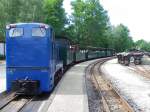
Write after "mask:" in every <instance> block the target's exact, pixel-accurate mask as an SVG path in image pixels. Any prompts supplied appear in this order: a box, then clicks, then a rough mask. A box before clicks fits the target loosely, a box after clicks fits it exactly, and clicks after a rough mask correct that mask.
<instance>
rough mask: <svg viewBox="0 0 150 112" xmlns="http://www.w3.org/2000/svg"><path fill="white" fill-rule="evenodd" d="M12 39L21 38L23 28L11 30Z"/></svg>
mask: <svg viewBox="0 0 150 112" xmlns="http://www.w3.org/2000/svg"><path fill="white" fill-rule="evenodd" d="M9 36H10V37H20V36H23V28H11V29H10V31H9Z"/></svg>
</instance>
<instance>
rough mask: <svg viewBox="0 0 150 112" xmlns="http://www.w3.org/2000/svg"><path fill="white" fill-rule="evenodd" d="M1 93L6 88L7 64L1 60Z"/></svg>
mask: <svg viewBox="0 0 150 112" xmlns="http://www.w3.org/2000/svg"><path fill="white" fill-rule="evenodd" d="M0 83H1V86H0V93H1V92H3V91H5V90H6V64H5V61H0Z"/></svg>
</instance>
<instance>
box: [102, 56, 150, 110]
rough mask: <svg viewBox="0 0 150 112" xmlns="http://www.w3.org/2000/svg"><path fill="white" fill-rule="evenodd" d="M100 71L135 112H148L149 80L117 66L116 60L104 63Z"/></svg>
mask: <svg viewBox="0 0 150 112" xmlns="http://www.w3.org/2000/svg"><path fill="white" fill-rule="evenodd" d="M102 71H103V72H104V73H105V77H106V78H107V79H108V80H110V82H111V83H112V84H113V85H114V86H115V87H116V88H118V90H119V92H120V93H121V94H122V95H123V96H124V98H125V99H126V100H127V101H128V102H129V103H130V105H132V106H133V107H134V109H135V111H136V112H141V111H142V112H150V79H148V78H145V77H142V76H141V75H140V74H138V73H136V72H134V71H132V70H130V69H128V67H125V66H122V65H120V64H118V63H117V60H116V59H114V60H111V61H108V62H106V63H105V64H104V65H103V66H102Z"/></svg>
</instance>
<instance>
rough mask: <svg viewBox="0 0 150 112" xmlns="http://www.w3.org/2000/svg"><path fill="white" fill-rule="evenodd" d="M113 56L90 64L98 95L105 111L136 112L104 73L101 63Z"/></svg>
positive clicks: (92, 79)
mask: <svg viewBox="0 0 150 112" xmlns="http://www.w3.org/2000/svg"><path fill="white" fill-rule="evenodd" d="M109 59H111V58H105V59H101V60H99V61H97V62H95V63H93V64H91V65H89V66H88V67H89V69H90V71H89V72H90V74H91V81H92V83H93V84H94V87H95V89H96V90H97V91H98V93H99V94H98V97H99V99H100V100H101V103H102V107H100V108H101V109H102V111H103V112H134V110H133V108H132V107H131V106H130V105H129V104H128V102H127V101H126V100H125V99H124V98H123V97H122V96H120V94H119V92H117V90H116V88H114V87H113V86H112V85H111V83H110V82H108V81H107V80H106V79H105V78H104V77H103V75H102V72H101V69H100V67H101V65H102V64H103V63H104V62H106V61H107V60H109Z"/></svg>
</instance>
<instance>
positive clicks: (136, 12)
mask: <svg viewBox="0 0 150 112" xmlns="http://www.w3.org/2000/svg"><path fill="white" fill-rule="evenodd" d="M100 3H101V4H102V5H103V7H104V9H105V10H107V11H108V15H109V17H110V22H111V24H112V25H118V24H120V23H122V24H124V25H125V26H127V27H128V28H129V30H130V35H131V36H132V37H133V40H139V39H144V40H147V41H150V0H100ZM64 7H65V9H66V12H68V13H69V14H70V13H71V5H70V0H64Z"/></svg>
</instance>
